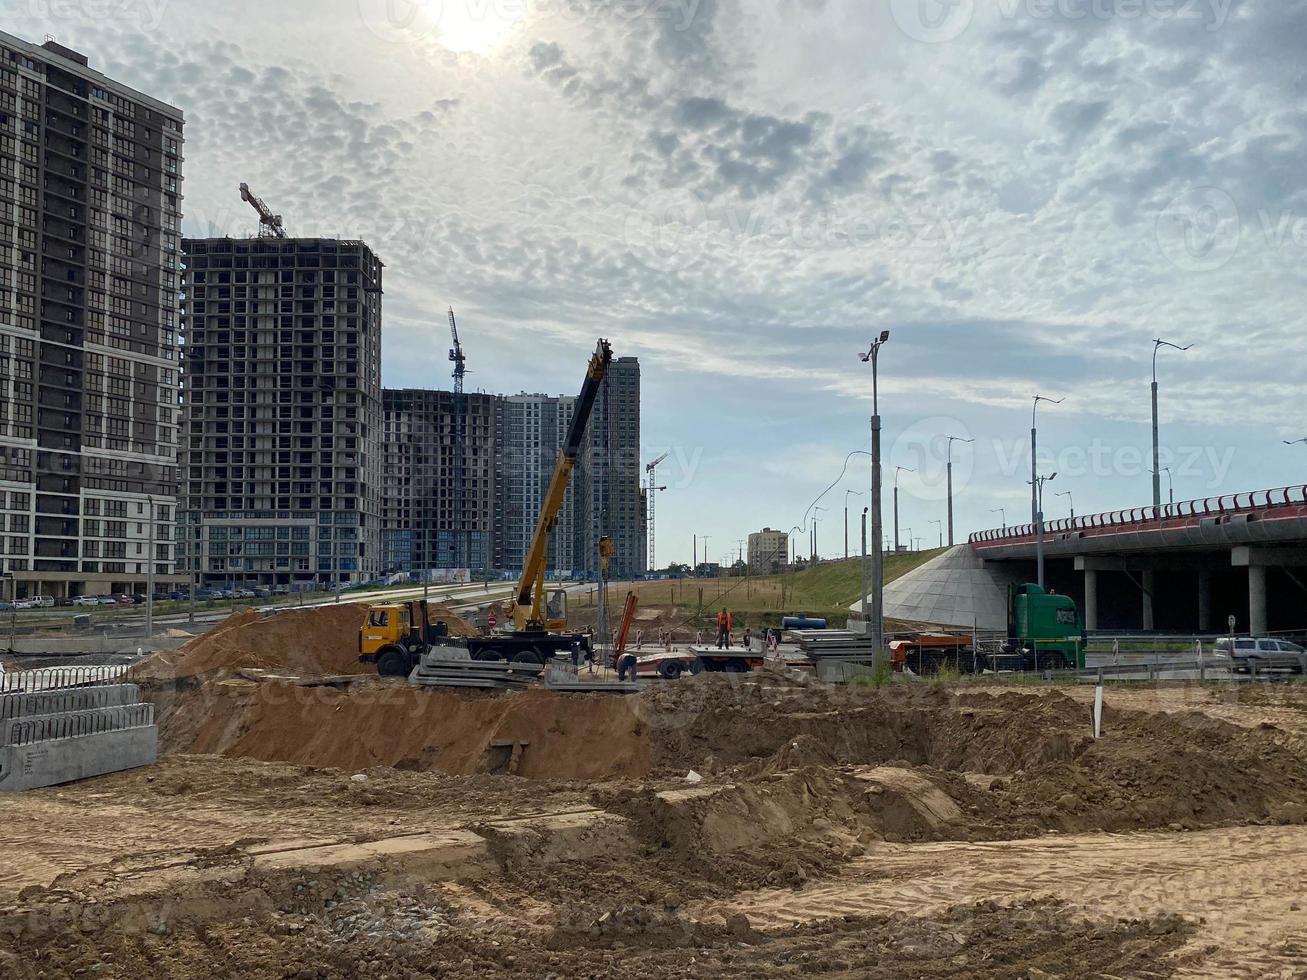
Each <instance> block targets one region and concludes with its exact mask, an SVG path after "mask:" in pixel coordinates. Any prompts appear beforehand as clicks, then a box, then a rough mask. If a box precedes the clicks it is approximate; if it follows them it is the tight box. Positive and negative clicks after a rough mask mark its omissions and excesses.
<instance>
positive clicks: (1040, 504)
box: [1030, 473, 1057, 589]
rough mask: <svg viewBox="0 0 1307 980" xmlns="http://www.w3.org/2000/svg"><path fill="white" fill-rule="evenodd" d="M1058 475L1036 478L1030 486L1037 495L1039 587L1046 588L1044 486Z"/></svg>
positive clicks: (1036, 530) (1036, 523)
mask: <svg viewBox="0 0 1307 980" xmlns="http://www.w3.org/2000/svg"><path fill="white" fill-rule="evenodd" d="M1056 479H1057V474H1056V473H1054V474H1053V475H1052V476H1038V475H1037V476H1036V477H1035V479H1034V481H1033V482H1032V483H1031V485H1030V488H1031V489H1030V492H1031V493H1033V494H1034V495H1035V561H1036V564H1037V566H1038V569H1039V577H1038V579H1037V581H1038V582H1039V587H1040V588H1041V589H1042V588H1043V587H1044V484H1045V483H1052V482H1053V481H1054V480H1056Z"/></svg>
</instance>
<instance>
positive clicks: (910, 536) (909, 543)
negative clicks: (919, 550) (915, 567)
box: [903, 527, 912, 551]
mask: <svg viewBox="0 0 1307 980" xmlns="http://www.w3.org/2000/svg"><path fill="white" fill-rule="evenodd" d="M903 530H905V531H907V532H908V551H911V550H912V528H910V527H905V528H904V529H903Z"/></svg>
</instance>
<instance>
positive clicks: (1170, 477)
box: [1162, 466, 1175, 504]
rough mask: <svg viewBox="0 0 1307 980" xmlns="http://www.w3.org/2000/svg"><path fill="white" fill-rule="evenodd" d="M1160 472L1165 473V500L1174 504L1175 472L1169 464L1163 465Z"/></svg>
mask: <svg viewBox="0 0 1307 980" xmlns="http://www.w3.org/2000/svg"><path fill="white" fill-rule="evenodd" d="M1162 472H1163V473H1165V474H1166V489H1167V501H1168V502H1169V503H1172V504H1174V503H1175V474H1174V473H1173V472H1172V471H1171V467H1169V466H1165V467H1163V468H1162Z"/></svg>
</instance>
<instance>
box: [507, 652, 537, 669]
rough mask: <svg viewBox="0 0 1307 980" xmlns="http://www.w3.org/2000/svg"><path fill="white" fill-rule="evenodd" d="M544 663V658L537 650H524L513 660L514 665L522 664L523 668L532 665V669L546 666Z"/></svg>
mask: <svg viewBox="0 0 1307 980" xmlns="http://www.w3.org/2000/svg"><path fill="white" fill-rule="evenodd" d="M544 662H545V659H544V657H543V656H541V655H540V654H539V653H538V652H537V651H535V650H523V651H522V652H521V653H519V654H518V655H517V656H515V657H514V658H513V663H515V664H522V665H523V666H526V665H530V666H532V667H541V666H543V665H544Z"/></svg>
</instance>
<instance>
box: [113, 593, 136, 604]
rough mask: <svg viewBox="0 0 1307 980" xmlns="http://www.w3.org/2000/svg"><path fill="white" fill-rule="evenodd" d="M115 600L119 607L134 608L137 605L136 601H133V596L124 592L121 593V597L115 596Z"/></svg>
mask: <svg viewBox="0 0 1307 980" xmlns="http://www.w3.org/2000/svg"><path fill="white" fill-rule="evenodd" d="M113 599H114V601H115V602H116V603H117V605H119V606H124V607H125V606H134V605H136V600H135V599H133V598H132V597H131V596H129V595H128V594H127V593H126V592H123V593H121V594H119V595H116V596H113Z"/></svg>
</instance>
